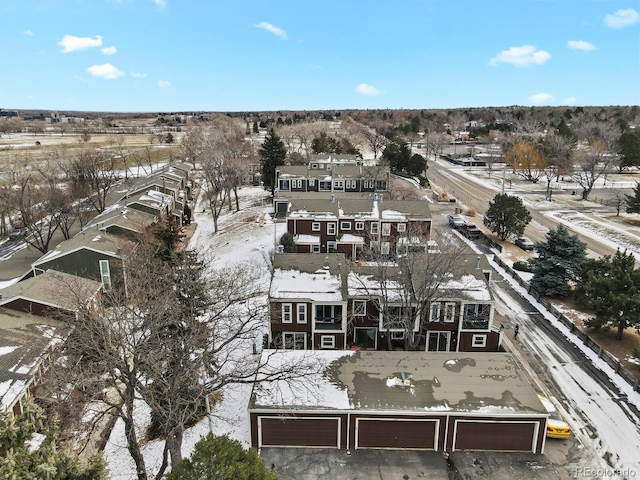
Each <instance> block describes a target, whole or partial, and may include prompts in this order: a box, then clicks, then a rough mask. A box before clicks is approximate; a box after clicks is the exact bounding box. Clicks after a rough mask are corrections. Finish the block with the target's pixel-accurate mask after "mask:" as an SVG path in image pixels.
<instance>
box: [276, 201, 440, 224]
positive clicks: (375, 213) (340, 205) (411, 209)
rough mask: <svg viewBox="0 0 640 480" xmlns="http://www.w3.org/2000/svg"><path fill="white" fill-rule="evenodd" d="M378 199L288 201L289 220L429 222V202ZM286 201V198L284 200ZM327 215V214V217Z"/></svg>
mask: <svg viewBox="0 0 640 480" xmlns="http://www.w3.org/2000/svg"><path fill="white" fill-rule="evenodd" d="M381 197H382V194H380V195H379V196H376V197H375V198H374V196H364V197H363V196H358V197H346V198H345V197H342V196H334V198H333V200H331V197H329V198H327V197H326V196H325V197H317V196H316V197H313V198H296V197H293V196H292V197H291V198H290V201H289V209H288V211H289V218H299V217H305V218H309V217H311V218H319V217H323V216H327V215H331V216H335V217H338V216H339V217H340V218H344V217H349V218H357V219H366V220H383V221H384V220H388V221H395V222H408V221H411V220H429V219H431V211H430V210H429V202H427V201H424V200H407V201H400V200H383V201H382V202H380V201H378V200H376V198H381ZM285 198H289V197H285ZM327 212H330V213H327Z"/></svg>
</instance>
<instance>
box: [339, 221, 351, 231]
mask: <svg viewBox="0 0 640 480" xmlns="http://www.w3.org/2000/svg"><path fill="white" fill-rule="evenodd" d="M340 230H351V222H340Z"/></svg>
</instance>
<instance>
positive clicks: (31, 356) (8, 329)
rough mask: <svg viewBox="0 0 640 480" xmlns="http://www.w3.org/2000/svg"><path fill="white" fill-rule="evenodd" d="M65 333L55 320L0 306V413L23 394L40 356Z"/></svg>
mask: <svg viewBox="0 0 640 480" xmlns="http://www.w3.org/2000/svg"><path fill="white" fill-rule="evenodd" d="M67 332H68V329H67V328H66V327H65V326H64V325H63V324H62V323H59V322H56V321H54V320H51V319H48V318H44V317H38V316H35V315H30V314H28V313H26V312H17V311H15V310H10V309H8V308H3V307H0V412H2V411H8V410H9V409H10V408H11V407H12V406H13V405H14V404H15V403H16V402H17V401H18V400H19V399H20V398H21V397H22V396H23V395H24V394H25V393H26V390H27V388H28V387H29V385H30V384H31V383H32V381H33V377H34V373H35V372H36V371H37V368H38V366H39V364H40V362H41V361H42V359H43V357H44V356H45V355H46V354H48V352H49V349H50V348H51V347H52V346H54V345H56V344H57V343H59V342H60V341H61V339H62V338H64V337H65V336H66V334H67Z"/></svg>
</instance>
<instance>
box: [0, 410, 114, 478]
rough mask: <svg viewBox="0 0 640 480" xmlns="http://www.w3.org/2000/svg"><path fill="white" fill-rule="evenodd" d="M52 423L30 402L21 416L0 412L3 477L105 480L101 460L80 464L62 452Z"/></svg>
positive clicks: (68, 451)
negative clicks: (57, 444)
mask: <svg viewBox="0 0 640 480" xmlns="http://www.w3.org/2000/svg"><path fill="white" fill-rule="evenodd" d="M50 423H51V425H48V426H45V418H44V414H43V413H42V409H40V407H38V406H37V405H35V404H33V403H31V402H26V403H25V405H24V413H22V414H21V415H17V416H13V415H10V414H9V413H0V478H7V479H15V480H18V479H45V478H46V479H47V480H106V479H107V471H106V469H105V464H104V460H103V459H102V457H100V456H99V455H94V456H91V457H90V458H88V459H87V460H86V461H80V459H79V458H78V456H77V455H76V453H75V452H74V451H73V450H72V449H70V448H69V449H65V450H59V449H58V448H57V446H56V442H57V439H58V426H57V422H55V421H53V422H50ZM32 442H34V444H32Z"/></svg>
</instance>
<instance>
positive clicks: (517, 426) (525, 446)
mask: <svg viewBox="0 0 640 480" xmlns="http://www.w3.org/2000/svg"><path fill="white" fill-rule="evenodd" d="M537 425H538V424H537V423H531V422H499V423H492V422H479V421H475V422H474V421H456V429H455V440H454V444H453V449H454V450H495V451H522V452H531V451H532V450H533V441H534V438H535V437H536V434H537V428H536V427H537Z"/></svg>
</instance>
